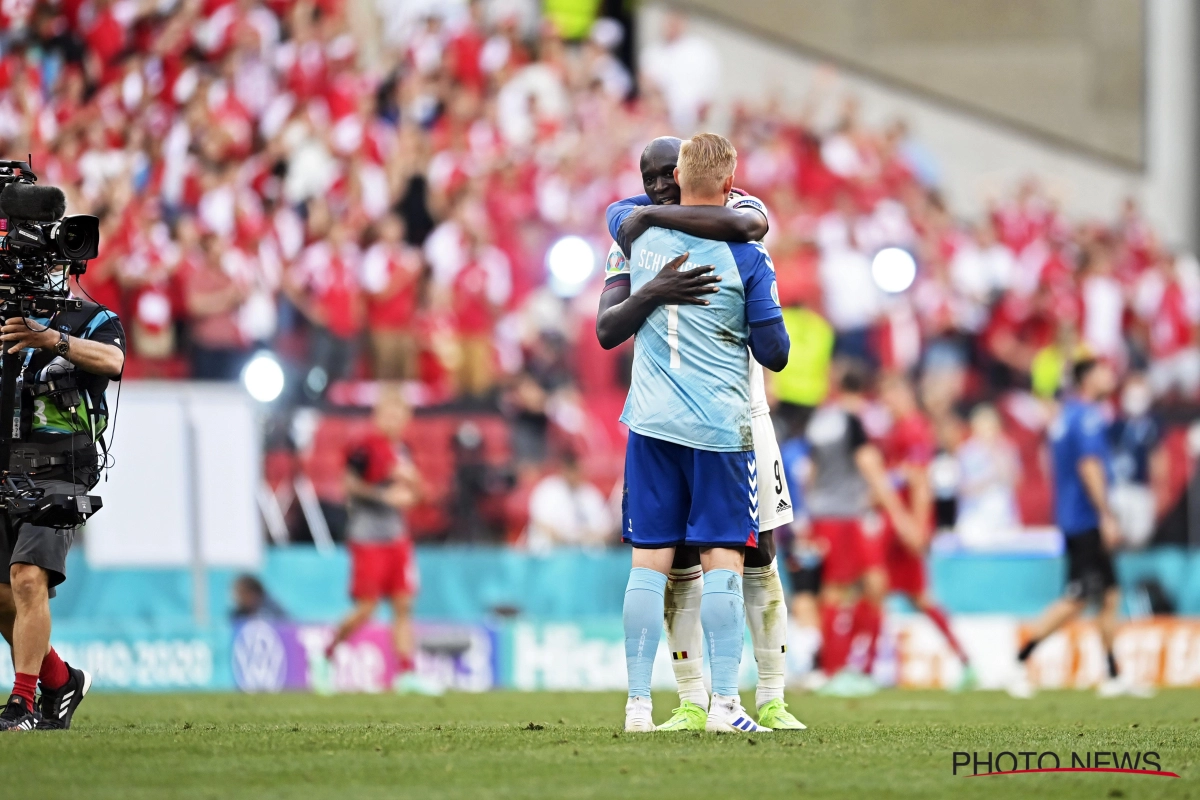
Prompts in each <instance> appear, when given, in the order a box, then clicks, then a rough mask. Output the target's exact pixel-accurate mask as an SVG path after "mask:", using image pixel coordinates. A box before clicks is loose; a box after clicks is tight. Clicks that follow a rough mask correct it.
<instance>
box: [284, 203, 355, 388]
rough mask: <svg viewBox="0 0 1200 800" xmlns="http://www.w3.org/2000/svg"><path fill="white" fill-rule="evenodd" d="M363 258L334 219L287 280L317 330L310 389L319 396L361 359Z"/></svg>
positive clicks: (291, 296) (342, 225)
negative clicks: (361, 266) (360, 259)
mask: <svg viewBox="0 0 1200 800" xmlns="http://www.w3.org/2000/svg"><path fill="white" fill-rule="evenodd" d="M310 213H313V212H310ZM359 258H360V256H359V251H358V244H357V243H356V242H355V241H354V240H353V238H352V235H351V231H350V228H349V226H348V225H347V224H346V223H345V222H344V221H342V220H341V219H340V218H338V216H337V215H334V216H333V218H332V220H331V222H330V223H329V228H328V230H327V231H326V232H325V234H324V238H317V239H316V240H315V241H313V243H312V244H310V245H309V246H308V247H306V248H305V249H304V252H302V253H301V254H300V259H299V263H297V264H296V265H295V266H294V267H293V268H292V269H291V271H290V272H289V274H288V276H287V277H286V279H285V280H284V290H285V291H286V292H287V294H288V297H289V299H291V301H292V302H293V303H294V304H295V306H296V308H298V309H299V310H300V313H301V314H303V315H304V317H305V318H306V319H307V320H308V322H309V324H310V325H312V328H313V339H312V345H311V353H312V367H311V369H310V370H309V372H308V375H307V377H306V378H305V386H306V388H307V389H308V390H309V391H310V392H311V393H312V394H314V395H322V394H324V392H325V390H326V388H328V386H329V384H331V383H333V382H334V381H337V380H341V379H343V378H346V377H348V376H349V375H350V374H351V372H352V370H353V369H354V366H355V362H356V359H357V357H358V344H359V334H360V333H361V332H362V326H363V322H364V317H365V311H366V308H365V306H366V304H365V302H364V299H363V293H362V288H361V285H360V282H359V274H358V273H359V268H360V267H359Z"/></svg>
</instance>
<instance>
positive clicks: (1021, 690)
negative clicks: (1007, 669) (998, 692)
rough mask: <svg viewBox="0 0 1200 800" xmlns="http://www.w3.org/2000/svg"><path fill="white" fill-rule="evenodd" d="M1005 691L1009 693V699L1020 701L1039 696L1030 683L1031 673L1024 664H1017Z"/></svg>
mask: <svg viewBox="0 0 1200 800" xmlns="http://www.w3.org/2000/svg"><path fill="white" fill-rule="evenodd" d="M1004 690H1005V691H1006V692H1008V696H1009V697H1015V698H1016V699H1018V700H1028V699H1029V698H1031V697H1033V696H1034V695H1035V694H1037V689H1035V688H1033V684H1032V683H1030V682H1029V671H1028V670H1026V669H1025V665H1024V664H1017V666H1016V668H1015V669H1014V670H1013V674H1012V676H1011V677H1009V679H1008V685H1006V686H1005V687H1004Z"/></svg>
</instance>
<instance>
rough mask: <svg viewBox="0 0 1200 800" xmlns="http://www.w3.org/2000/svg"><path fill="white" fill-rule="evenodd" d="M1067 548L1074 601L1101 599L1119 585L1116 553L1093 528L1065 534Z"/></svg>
mask: <svg viewBox="0 0 1200 800" xmlns="http://www.w3.org/2000/svg"><path fill="white" fill-rule="evenodd" d="M1064 538H1065V539H1066V545H1067V546H1066V550H1067V590H1066V596H1067V597H1068V598H1069V599H1071V600H1087V601H1089V602H1099V601H1100V600H1102V599H1103V597H1104V593H1105V592H1106V591H1108V590H1109V589H1111V588H1113V587H1114V586H1116V585H1117V574H1116V571H1115V570H1114V569H1113V560H1112V555H1111V554H1110V553H1109V552H1108V550H1107V549H1105V547H1104V542H1103V541H1102V540H1101V539H1100V531H1098V530H1096V529H1094V528H1093V529H1092V530H1090V531H1084V532H1083V533H1076V534H1073V535H1071V536H1066V537H1064Z"/></svg>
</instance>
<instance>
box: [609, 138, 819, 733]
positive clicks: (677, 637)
mask: <svg viewBox="0 0 1200 800" xmlns="http://www.w3.org/2000/svg"><path fill="white" fill-rule="evenodd" d="M679 146H680V140H679V139H676V138H674V137H660V138H658V139H655V140H653V141H652V142H650V144H649V145H647V147H646V149H645V151H644V152H643V153H642V160H641V169H642V182H643V185H644V186H645V189H646V194H645V195H640V196H638V197H633V198H629V199H627V200H623V201H621V202H619V203H615V204H613V206H612V207H611V208H610V212H609V213H610V216H613V215H621V217H622V219H621V221H620V222H619V230H618V232H617V234H618V239H620V240H621V241H622V242H625V243H626V245H627V243H628V242H629V241H631V240H633V239H636V238H637V237H638V236H640V235H641V234H642V233H643V232H645V231H646V230H647V229H648V228H649V227H651V226H657V227H662V228H668V229H671V230H678V231H681V232H683V233H687V234H690V235H692V236H699V237H701V238H705V239H717V240H721V241H731V242H747V241H758V240H761V239H762V238H763V236H765V235H766V232H767V213H766V209H765V207H764V206H763V204H762V203H761V201H759V200H758V199H757V198H755V197H750V196H747V195H744V194H742V193H741V192H739V191H738V190H734V192H733V193H732V194H731V195H730V197H729V200H728V202H727V204H726V206H725V207H718V206H681V205H679V184H678V183H676V181H675V176H674V171H675V167H676V165H677V161H678V159H679ZM651 203H652V204H653V205H650V204H651ZM628 275H629V262H628V261H627V259H626V258H625V254H624V252H623V250H622V247H621V245H620V244H617V243H614V244H613V246H612V248H611V249H610V251H609V254H608V263H607V268H606V275H605V278H606V282H609V283H612V284H614V285H612V286H609V287H608V288H609V289H611V291H606V292H605V293H604V294H603V296H602V298H601V303H600V316H599V317H598V319H597V323H596V328H597V334H598V336H599V338H600V341H601V344H603V345H604V346H605V347H615V346H616V345H618V344H620V343H621V342H624V341H626V340H627V339H628V338H629V336H631V335H632V334H633V332H634V331H636V330H637V328H638V327H640V326H641V324H642V323H643V322H645V320H646V319H647V317H648V316H649V315H650V314H651V312H653V311H654V310H655V309H657V308H659V307H661V306H663V305H672V304H679V303H686V304H692V305H697V304H702V303H703V302H704V300H705V297H706V295H708V294H709V293H710V292H712V291H714V290H715V289H714V287H713V282H714V279H713V277H712V275H711V268H708V267H698V268H695V269H692V270H688V271H686V272H681V271H679V270H678V269H663V270H661V271H660V272H659V273H658V274H657V275H656V276H655V277H654V278H652V279H651V280H650V281H649V282H647V284H646V285H645V286H644V287H642V290H641V291H640V292H639V297H638V298H637V299H635V300H632V301H631V300H630V299H629V288H628V285H627V284H626V283H625V282H624V278H623V276H625V277H627V276H628ZM749 381H750V384H749V388H750V409H751V410H750V416H751V425H752V427H753V435H754V449H755V454H756V457H755V461H756V463H757V464H759V465H760V469H761V470H763V474H762V476H761V477H760V479H759V481H758V491H759V508H760V519H759V527H760V533H759V539H758V546H757V547H753V548H747V549H746V557H745V566H744V570H743V583H742V589H743V595H744V600H745V608H746V620H747V623H748V624H749V626H750V638H751V641H752V643H753V646H754V654H755V659H756V661H757V662H758V689H757V692H756V698H755V699H756V705H757V706H758V722H759V724H761V725H764V726H766V727H769V728H773V729H793V730H803V729H804V727H805V726H804V725H803V723H801V722H800V721H799V720H798V719H796V718H795V717H794V716H793V715H792V714H791V713H790V712H789V711H788V710H787V704H786V703H785V702H784V700H783V693H784V681H785V677H786V676H785V663H784V659H785V651H786V642H787V603H786V598H785V597H784V593H783V585H782V584H781V583H780V580H779V573H778V570H777V568H776V564H775V541H774V535H773V534H774V529H775V528H779V527H783V526H784V525H787V524H790V523H791V521H792V503H791V497H790V493H789V490H788V487H787V482H786V481H785V479H784V475H783V465H782V460H781V458H780V455H779V445H778V443H777V442H776V440H775V431H774V427H773V425H772V423H771V417H770V408H769V407H768V405H767V397H766V388H765V386H764V382H763V372H762V366H761V365H760V364H758V363H757V362H756V361H754V360H752V359H751V360H750V374H749ZM768 465H770V466H769V468H768ZM702 577H703V574H702V570H701V563H700V551H699V549H698V548H695V547H690V546H684V547H679V548H677V549H676V551H675V559H674V562H673V563H672V565H671V572H670V574H669V580H668V582H667V588H666V595H665V600H664V602H665V609H666V631H667V648H668V650H669V651H670V653H671V667H672V669H673V670H674V672H675V680H676V683H677V684H678V687H679V699H680V704H679V707H678V708H677V709H675V712H674V714H673V715H672V716H671V718H670V719H669V720H667V721H666V722H664V723H663V724H662V725H659V726H658V729H659V730H703V729H704V727H705V724H706V720H707V715H708V706H709V702H708V701H709V698H708V691H707V690H706V689H705V686H704V675H703V665H704V659H703V652H702V649H703V642H704V635H703V631H702V626H701V620H700V602H701V594H702V592H701V587H702V580H701V579H702Z"/></svg>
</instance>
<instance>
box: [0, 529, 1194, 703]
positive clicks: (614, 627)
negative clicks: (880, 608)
mask: <svg viewBox="0 0 1200 800" xmlns="http://www.w3.org/2000/svg"><path fill="white" fill-rule="evenodd" d="M418 561H419V563H420V566H421V569H422V572H423V574H424V585H425V588H424V591H423V592H422V595H421V597H420V599H419V601H418V604H417V615H418V619H419V624H418V629H419V634H420V638H421V641H422V652H421V654H420V657H419V659H418V668H419V669H420V670H421V671H422V672H423V673H424V674H427V675H429V676H430V677H432V678H435V679H437V680H439V681H441V682H442V683H444V684H446V685H448V686H451V687H453V688H455V689H458V690H462V691H482V690H487V689H492V688H512V689H520V690H542V689H562V690H567V689H572V690H574V689H579V690H592V689H595V690H600V689H613V688H619V687H620V686H622V685H623V684H624V679H625V676H624V657H623V650H622V647H623V645H622V641H623V639H622V636H623V634H622V628H621V617H620V602H621V595H622V590H623V587H624V585H625V579H626V577H627V575H628V566H629V557H628V554H627V553H624V552H620V551H613V552H605V553H582V552H570V553H562V554H555V555H551V556H530V555H528V554H526V553H521V552H517V551H512V550H504V549H492V548H420V549H419V550H418ZM348 569H349V564H348V561H347V559H346V556H345V553H344V551H342V550H340V549H339V550H337V551H335V552H334V553H333V554H330V555H322V554H320V553H317V552H316V551H315V550H312V549H310V548H304V547H291V548H286V549H282V550H276V551H269V552H268V553H267V557H266V559H265V561H264V563H263V568H262V570H261V572H260V577H261V578H262V580H263V582H264V584H265V585H266V587H267V589H268V591H269V592H270V593H271V594H272V596H273V597H275V599H276V600H278V601H279V602H280V604H281V605H282V606H283V607H284V608H285V609H286V610H287V611H288V613H289V615H290V619H289V620H278V621H276V620H252V621H249V622H245V623H237V622H234V621H232V620H230V619H229V617H228V611H229V598H230V589H231V586H232V583H233V580H234V579H235V577H236V574H237V573H236V571H235V570H233V569H213V570H210V571H209V572H208V576H207V579H208V587H207V588H208V591H207V597H208V602H209V607H208V609H207V612H208V618H209V619H210V620H211V621H210V622H209V623H208V624H207V625H197V624H196V623H195V621H194V617H195V615H194V614H193V609H192V607H191V601H192V576H191V574H190V573H189V571H188V570H186V569H165V568H164V569H112V568H100V569H98V568H94V567H89V565H88V563H87V561H86V559H84V558H83V555H82V553H81V552H79V551H78V550H76V551H75V552H74V553H73V554H72V556H71V560H70V563H69V567H68V572H69V574H70V576H71V579H70V580H69V581H67V582H66V583H65V584H63V586H61V587H60V592H59V596H58V598H56V599H55V600H54V603H53V611H54V614H55V626H54V634H53V642H54V645H55V646H56V647H57V648H58V649H59V650H60V651H61V652H62V653H63V654H64V657H66V658H67V659H68V660H69V661H70V662H71V663H73V664H77V665H81V666H84V667H86V668H87V669H89V670H90V671H92V672H93V674H94V675H95V679H96V685H97V687H98V688H100V689H104V690H114V691H209V690H232V689H242V690H245V691H256V692H258V691H269V692H270V691H287V690H307V689H309V688H311V685H310V674H309V668H308V664H309V659H310V658H312V657H315V655H316V654H319V653H320V652H322V650H323V648H324V645H325V642H327V641H328V637H329V636H330V633H331V622H332V621H333V620H334V619H335V618H336V617H337V616H339V615H340V614H342V613H344V612H345V611H346V610H347V609H348V608H349V602H348V600H347V599H346V596H345V585H346V580H347V575H348ZM1062 573H1063V564H1062V561H1061V559H1059V558H1057V557H1040V558H1030V557H1024V558H1021V557H1014V556H1004V557H999V556H986V557H985V556H969V555H955V556H935V557H934V559H933V582H934V588H935V591H936V593H937V594H938V595H939V596H940V597H941V599H943V601H944V602H945V603H946V605H947V607H948V608H949V609H950V610H951V611H952V612H953V623H954V626H955V630H956V633H958V634H959V636H960V638H961V640H962V641H963V642H964V644H965V646H966V648H967V650H968V652H969V653H970V654H971V655H972V658H973V660H974V661H975V663H976V664H977V665H978V667H979V672H980V679H981V682H982V684H983V685H984V686H985V687H994V686H999V685H1000V683H1001V682H1002V680H1003V678H1004V674H1003V669H1004V668H1005V667H1006V666H1007V665H1008V664H1010V663H1011V661H1012V658H1013V657H1014V655H1015V652H1016V647H1017V644H1018V642H1019V641H1020V636H1021V625H1022V624H1023V622H1022V621H1023V620H1025V619H1028V618H1029V617H1030V616H1031V615H1032V614H1034V613H1036V612H1037V611H1038V610H1040V608H1041V606H1042V605H1043V604H1044V603H1046V602H1048V601H1049V600H1050V599H1052V598H1053V597H1055V596H1056V595H1057V594H1058V592H1059V591H1060V589H1061V585H1062V579H1063V574H1062ZM1118 573H1119V577H1120V579H1121V581H1122V584H1123V585H1124V587H1125V588H1126V590H1127V592H1129V591H1133V590H1135V589H1136V587H1137V584H1138V583H1139V582H1140V581H1141V580H1143V579H1145V578H1147V577H1154V578H1155V579H1156V580H1158V581H1159V583H1160V584H1161V585H1162V586H1163V589H1164V590H1165V591H1166V592H1167V594H1168V595H1170V596H1171V597H1173V598H1174V599H1175V600H1176V602H1177V605H1178V608H1179V611H1180V612H1181V613H1182V614H1186V615H1192V616H1191V617H1180V618H1147V617H1142V618H1138V619H1136V620H1133V621H1131V622H1128V623H1127V624H1126V625H1125V626H1124V627H1123V629H1122V633H1121V637H1120V639H1119V643H1118V654H1119V656H1120V657H1121V658H1122V660H1123V661H1124V659H1127V658H1128V659H1132V660H1131V661H1129V662H1128V663H1131V664H1136V665H1137V666H1136V669H1137V670H1138V672H1139V674H1140V675H1141V676H1142V677H1144V678H1145V680H1147V682H1153V683H1159V684H1164V685H1189V686H1190V685H1200V620H1198V619H1196V615H1200V580H1198V577H1200V554H1197V553H1191V554H1189V553H1187V552H1186V551H1183V550H1160V551H1155V552H1146V553H1128V554H1123V556H1122V557H1121V558H1120V560H1119V562H1118ZM389 641H390V637H389V632H388V630H387V628H386V627H385V625H384V623H383V622H382V621H379V622H376V623H375V624H373V625H372V626H370V627H368V628H367V629H365V630H364V631H362V632H361V633H360V634H359V635H357V636H356V637H354V638H353V639H352V640H351V641H350V642H349V643H348V644H347V645H345V646H343V647H342V648H340V649H339V650H338V652H337V655H336V657H335V664H334V666H335V670H334V674H335V680H336V683H337V685H338V687H339V688H340V689H341V690H343V691H368V692H371V691H383V690H385V689H386V688H387V687H388V686H389V685H390V680H391V677H392V675H393V674H394V671H395V663H394V661H393V659H392V654H391V649H390V646H389V644H388V642H389ZM658 657H659V659H660V660H661V661H660V663H659V668H658V669H657V670H656V676H657V681H658V685H659V686H660V688H664V689H669V688H670V687H671V685H672V677H671V670H670V665H669V661H668V658H667V653H666V650H665V643H664V644H663V649H662V651H661V652H660V653H659V656H658ZM743 661H744V664H745V668H744V672H743V675H742V680H743V682H744V683H745V684H746V685H750V684H752V683H753V681H754V669H753V655H752V653H751V652H750V651H749V650H747V652H746V655H745V658H744V659H743ZM1101 666H1102V661H1101V658H1100V647H1099V640H1098V638H1097V634H1096V631H1095V629H1094V627H1092V626H1091V625H1090V623H1084V624H1082V625H1079V626H1075V627H1072V628H1070V629H1068V630H1067V631H1066V632H1064V633H1063V634H1061V635H1059V636H1056V637H1055V638H1054V639H1053V640H1051V641H1049V642H1047V644H1046V646H1045V647H1043V648H1039V650H1038V653H1037V654H1036V664H1035V669H1036V670H1037V674H1038V676H1039V677H1038V679H1039V680H1040V681H1041V682H1042V683H1043V684H1044V685H1046V686H1058V687H1070V686H1086V685H1090V683H1091V682H1092V681H1093V680H1094V678H1095V676H1096V675H1098V674H1099V673H1098V672H1097V670H1099V669H1100V668H1101ZM791 669H792V672H793V674H798V672H799V670H800V665H798V664H792V665H791ZM959 669H960V668H959V666H958V662H957V660H956V659H955V658H954V657H953V655H952V654H951V653H950V652H949V650H948V649H947V648H946V646H945V644H944V642H943V641H942V640H941V638H940V636H938V635H937V632H936V631H935V630H934V628H933V627H932V626H931V625H930V623H929V622H928V621H927V620H926V619H925V618H924V617H921V616H919V615H914V614H911V613H909V612H908V611H907V610H906V609H905V608H904V607H903V606H902V605H900V604H894V605H893V606H892V608H891V610H890V613H889V614H888V622H887V635H886V636H885V640H884V645H883V648H882V651H881V658H880V660H879V665H878V668H877V677H879V679H880V680H881V681H882V682H884V683H885V684H898V685H901V686H914V687H930V686H953V685H954V684H955V682H956V681H957V680H958V675H959ZM10 672H11V662H10V661H9V660H8V659H0V682H2V681H4V680H11V677H12V676H11V674H10Z"/></svg>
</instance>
